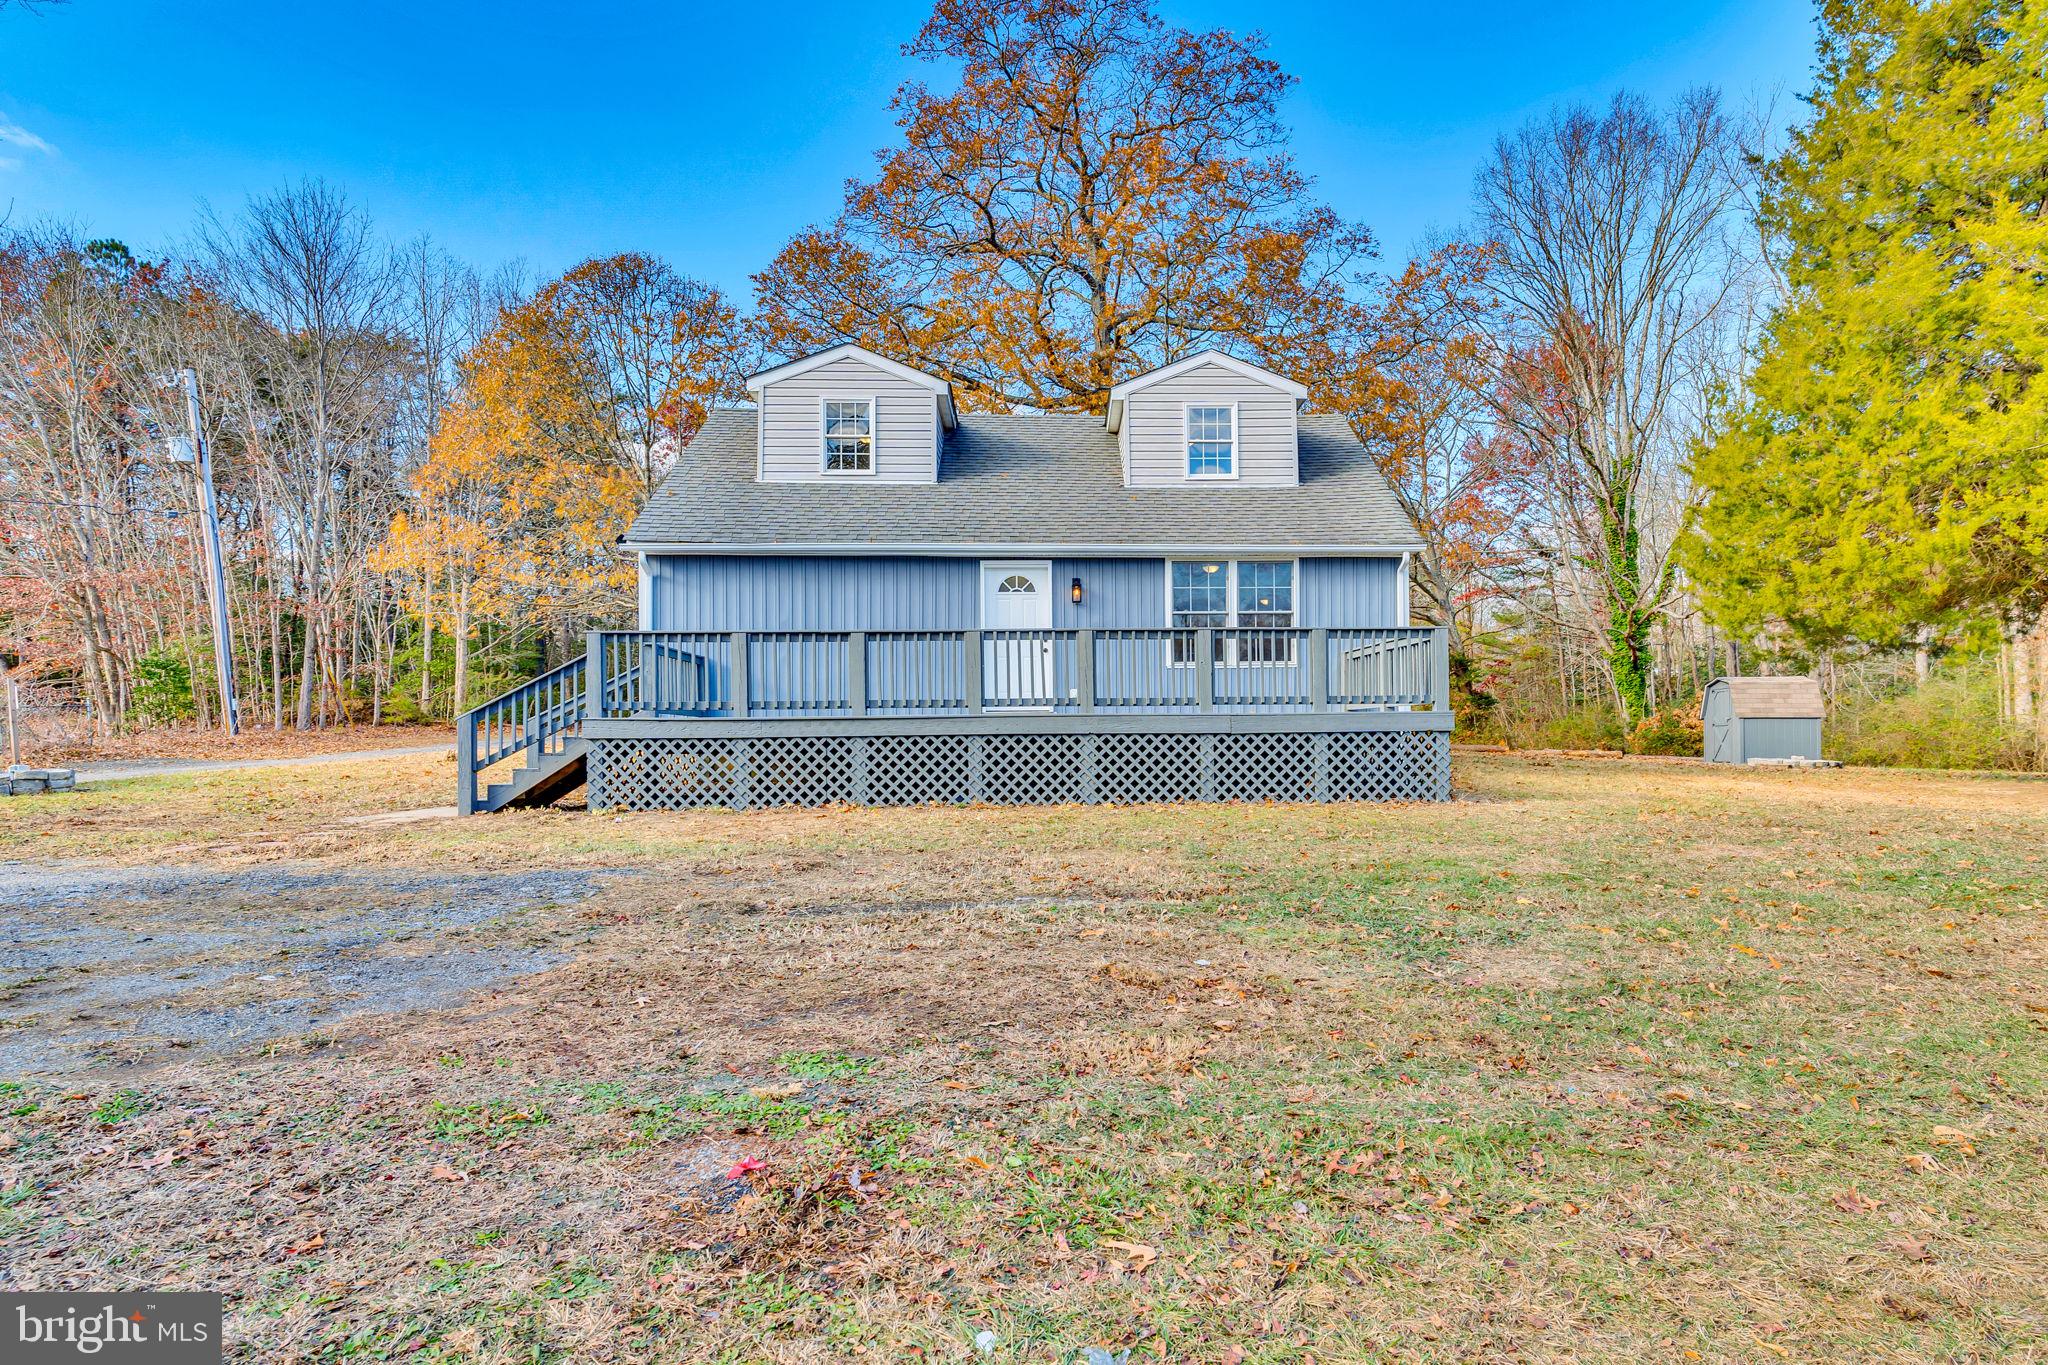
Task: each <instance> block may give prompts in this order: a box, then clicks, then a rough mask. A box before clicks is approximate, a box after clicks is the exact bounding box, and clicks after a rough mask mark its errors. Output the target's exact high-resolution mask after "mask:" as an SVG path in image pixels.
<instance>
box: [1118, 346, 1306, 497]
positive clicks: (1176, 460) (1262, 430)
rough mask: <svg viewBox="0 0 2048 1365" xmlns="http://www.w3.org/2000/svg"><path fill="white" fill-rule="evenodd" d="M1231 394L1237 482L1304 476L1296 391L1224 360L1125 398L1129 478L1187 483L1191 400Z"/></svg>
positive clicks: (1144, 483)
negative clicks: (1247, 374)
mask: <svg viewBox="0 0 2048 1365" xmlns="http://www.w3.org/2000/svg"><path fill="white" fill-rule="evenodd" d="M1230 402H1235V403H1236V404H1237V472H1238V477H1237V479H1236V480H1235V481H1234V482H1235V484H1236V485H1237V486H1250V487H1260V486H1264V487H1277V486H1281V485H1286V484H1293V483H1298V482H1299V481H1300V469H1299V463H1298V460H1297V457H1296V445H1295V438H1296V431H1295V411H1294V398H1293V396H1292V395H1290V394H1287V393H1283V392H1282V391H1281V390H1279V389H1275V388H1272V387H1270V386H1268V385H1266V384H1262V383H1259V382H1258V381H1257V380H1253V379H1246V378H1244V377H1243V376H1241V375H1238V374H1235V373H1233V372H1231V371H1229V370H1226V369H1224V368H1223V367H1222V366H1221V365H1198V366H1196V367H1195V368H1194V369H1192V370H1189V371H1188V372H1187V373H1186V374H1182V375H1176V376H1175V377H1174V378H1172V379H1167V380H1163V381H1161V382H1160V383H1157V384H1153V385H1149V386H1148V387H1146V388H1142V389H1139V390H1138V391H1137V392H1135V393H1133V394H1131V395H1130V397H1129V398H1128V399H1126V400H1125V402H1124V420H1123V429H1122V431H1121V433H1120V435H1121V438H1122V439H1121V444H1122V446H1123V449H1124V456H1125V469H1126V482H1128V483H1129V484H1130V486H1131V487H1133V488H1141V487H1159V486H1162V485H1187V484H1188V483H1189V479H1188V477H1187V468H1188V466H1187V440H1186V430H1187V427H1186V415H1185V408H1186V405H1187V404H1189V403H1230ZM1204 482H1207V481H1206V480H1197V481H1195V483H1196V486H1200V484H1201V483H1204Z"/></svg>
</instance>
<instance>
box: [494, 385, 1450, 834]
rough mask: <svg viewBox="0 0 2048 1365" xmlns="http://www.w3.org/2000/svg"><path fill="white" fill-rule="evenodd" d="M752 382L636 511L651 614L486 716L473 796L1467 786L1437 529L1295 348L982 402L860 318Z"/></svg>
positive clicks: (1334, 792)
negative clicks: (1425, 560) (1452, 708)
mask: <svg viewBox="0 0 2048 1365" xmlns="http://www.w3.org/2000/svg"><path fill="white" fill-rule="evenodd" d="M748 388H749V389H750V390H751V392H752V393H753V394H754V397H755V406H754V407H753V408H752V409H751V410H740V411H724V412H717V413H714V414H713V415H712V416H711V418H710V419H709V420H708V421H707V422H706V424H705V426H704V428H703V429H702V431H700V432H699V434H698V435H697V437H696V439H695V440H693V441H692V442H691V443H690V445H689V446H688V448H687V449H686V450H684V451H683V452H682V454H681V456H680V457H679V458H678V460H677V462H676V464H675V467H674V468H673V470H671V471H670V473H669V475H668V477H667V478H666V479H665V480H664V481H663V483H662V485H661V487H660V488H659V489H658V490H657V491H656V492H655V494H654V496H653V497H652V499H651V500H650V501H649V502H648V504H647V507H646V508H645V510H644V511H643V512H642V513H641V515H640V517H639V519H638V520H637V521H635V523H634V524H633V527H632V529H631V531H630V532H629V533H628V534H627V536H626V537H625V541H624V549H625V551H626V552H629V553H631V554H633V555H634V556H635V557H636V558H637V560H638V564H639V585H640V592H639V612H638V615H639V620H638V622H637V629H635V630H630V631H597V632H593V633H592V634H591V636H590V638H589V648H588V652H587V653H586V654H585V656H584V657H583V658H581V659H578V660H574V661H572V662H571V663H569V664H567V665H564V666H563V667H562V668H558V669H556V670H554V671H553V672H551V673H549V674H548V675H546V676H544V677H542V678H539V679H536V680H535V681H534V682H532V683H528V684H526V685H525V686H523V687H521V688H517V689H514V691H512V692H510V693H507V694H506V695H505V696H504V697H501V698H498V699H497V700H495V701H493V702H490V703H487V704H486V705H485V706H483V707H479V708H478V709H477V710H475V711H473V712H471V713H470V714H469V715H468V716H466V717H464V718H463V720H462V724H461V726H460V729H459V731H458V737H459V741H460V747H461V749H462V751H463V754H462V760H463V762H462V784H463V786H462V793H461V799H462V804H463V807H464V809H465V810H471V809H496V808H497V807H499V806H502V805H507V804H512V803H515V802H521V801H533V800H540V799H547V798H551V797H552V796H553V795H557V794H559V793H560V792H561V791H562V790H564V789H566V788H568V787H570V786H573V785H574V783H575V782H577V781H581V780H584V779H585V778H586V777H587V780H588V784H589V788H590V800H591V804H592V806H593V807H596V808H634V809H637V808H650V807H684V806H699V805H729V806H741V807H744V806H758V805H770V804H786V803H795V804H823V803H829V802H836V801H851V802H860V803H873V804H896V803H913V802H926V801H954V802H966V801H996V802H1015V803H1041V802H1067V801H1179V800H1235V799H1252V800H1263V799H1286V800H1332V799H1361V798H1406V799H1438V800H1441V799H1444V798H1445V797H1447V796H1448V794H1449V732H1450V728H1451V716H1450V712H1449V710H1448V704H1447V692H1448V680H1447V678H1448V670H1447V667H1446V653H1445V640H1444V637H1443V633H1442V632H1441V631H1439V630H1437V629H1434V628H1430V627H1418V626H1413V625H1411V624H1410V623H1409V619H1408V560H1409V556H1410V555H1411V554H1413V553H1414V552H1415V551H1417V550H1419V549H1420V548H1421V543H1420V539H1419V537H1418V536H1417V534H1416V531H1415V528H1414V526H1413V524H1412V523H1411V522H1410V521H1409V520H1408V518H1407V516H1406V515H1405V514H1404V513H1403V512H1402V510H1401V508H1400V505H1399V504H1398V502H1397V501H1396V500H1395V498H1394V495H1393V493H1392V492H1391V490H1390V489H1389V488H1388V487H1387V484H1386V482H1385V480H1384V479H1383V478H1382V477H1381V475H1380V473H1379V471H1378V469H1377V468H1376V467H1375V466H1374V464H1373V462H1372V460H1371V458H1370V457H1369V455H1368V454H1367V452H1366V451H1365V449H1364V448H1363V447H1362V446H1361V445H1360V444H1359V443H1358V441H1357V439H1356V438H1355V437H1354V436H1353V435H1352V434H1351V430H1350V428H1349V426H1348V424H1347V423H1346V422H1345V421H1344V420H1343V419H1342V418H1340V417H1335V416H1321V415H1316V414H1312V413H1308V412H1306V411H1304V410H1303V409H1304V402H1305V399H1306V392H1307V391H1306V390H1305V389H1304V388H1303V386H1302V385H1300V384H1299V383H1297V382H1295V381H1294V380H1292V379H1289V378H1286V377H1284V376H1282V375H1279V374H1274V373H1272V372H1270V371H1267V370H1263V369H1260V368H1258V367H1256V366H1253V365H1249V364H1246V363H1245V362H1243V361H1241V360H1237V359H1234V358H1232V357H1230V356H1227V355H1224V354H1222V353H1221V352H1217V351H1204V352H1202V353H1200V354H1198V355H1194V356H1190V357H1188V358H1186V359H1184V360H1181V361H1179V362H1177V363H1174V364H1171V365H1167V366H1165V367H1163V368H1160V369H1157V370H1153V371H1151V372H1150V373H1147V374H1142V375H1138V376H1136V377H1134V378H1132V379H1129V380H1127V381H1125V382H1124V383H1122V384H1119V385H1117V386H1116V387H1115V388H1114V389H1113V390H1112V391H1111V393H1110V397H1109V403H1108V407H1107V410H1106V411H1105V412H1102V413H1098V414H1052V413H1020V414H1000V415H997V414H989V415H982V414H970V413H962V412H958V411H956V409H955V406H954V401H953V393H952V390H951V387H950V386H949V385H948V384H947V383H946V382H945V381H943V380H941V379H937V378H934V377H933V376H931V375H927V374H923V373H920V372H919V371H917V370H914V369H910V368H908V367H906V366H904V365H901V364H898V363H897V362H895V361H892V360H889V359H887V358H885V357H882V356H880V355H876V354H874V353H872V352H869V351H866V350H863V349H862V348H860V347H858V346H853V345H845V346H838V347H835V348H833V349H831V350H828V351H824V352H821V353H819V354H816V355H811V356H806V357H804V358H802V359H799V360H795V361H792V362H790V363H788V364H786V365H782V366H780V367H778V368H775V369H771V370H768V371H765V372H764V373H761V374H758V375H755V376H754V377H753V378H752V379H750V380H749V381H748ZM515 759H516V760H520V762H521V766H519V767H517V768H514V769H511V770H510V771H508V772H506V773H505V774H504V775H503V780H502V781H497V782H492V783H490V785H488V786H487V787H486V788H485V789H484V790H483V791H482V792H479V791H478V786H477V784H478V776H479V774H481V773H483V771H484V769H486V768H489V767H492V766H493V765H509V764H510V763H511V762H512V761H513V760H515Z"/></svg>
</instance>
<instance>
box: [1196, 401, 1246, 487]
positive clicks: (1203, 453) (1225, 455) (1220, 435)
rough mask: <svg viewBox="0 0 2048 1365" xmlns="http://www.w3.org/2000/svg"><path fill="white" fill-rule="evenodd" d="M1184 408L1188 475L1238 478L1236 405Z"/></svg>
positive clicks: (1205, 477) (1209, 404)
mask: <svg viewBox="0 0 2048 1365" xmlns="http://www.w3.org/2000/svg"><path fill="white" fill-rule="evenodd" d="M1184 411H1185V421H1186V432H1187V445H1188V477H1189V478H1191V479H1234V478H1236V477H1237V404H1235V403H1190V404H1188V405H1187V407H1186V409H1185V410H1184Z"/></svg>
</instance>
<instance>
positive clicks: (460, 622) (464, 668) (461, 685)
mask: <svg viewBox="0 0 2048 1365" xmlns="http://www.w3.org/2000/svg"><path fill="white" fill-rule="evenodd" d="M468 709H469V584H468V583H466V582H465V583H463V584H462V585H461V586H460V587H458V588H457V589H456V591H455V700H454V703H453V705H452V708H451V710H450V712H449V718H450V719H453V718H454V717H456V716H459V715H461V714H462V713H463V712H464V711H467V710H468Z"/></svg>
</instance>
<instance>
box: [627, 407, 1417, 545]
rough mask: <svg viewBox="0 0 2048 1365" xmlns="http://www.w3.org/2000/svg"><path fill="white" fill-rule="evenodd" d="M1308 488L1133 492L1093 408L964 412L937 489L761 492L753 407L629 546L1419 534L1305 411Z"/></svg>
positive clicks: (688, 457) (672, 488) (676, 484)
mask: <svg viewBox="0 0 2048 1365" xmlns="http://www.w3.org/2000/svg"><path fill="white" fill-rule="evenodd" d="M1300 441H1301V444H1300V449H1301V482H1300V483H1299V484H1297V485H1292V486H1288V487H1279V488H1263V487H1246V486H1243V485H1237V484H1227V485H1216V484H1205V485H1197V486H1174V487H1163V488H1126V487H1124V484H1123V472H1122V465H1121V461H1120V458H1119V454H1118V450H1117V442H1116V437H1115V436H1113V435H1111V434H1110V433H1109V432H1107V431H1105V430H1104V429H1103V425H1102V419H1101V418H1100V417H1097V416H1092V415H1089V414H1086V413H1013V414H987V413H962V414H961V415H960V426H959V429H958V430H957V431H953V432H950V433H948V434H947V437H946V441H945V447H944V453H943V455H942V456H941V462H940V471H939V481H938V482H937V483H926V484H918V483H873V482H859V483H855V482H851V481H847V482H840V481H832V482H826V481H822V480H811V481H805V482H786V483H764V482H761V481H759V480H758V479H756V477H755V458H756V450H755V413H754V412H753V411H752V410H750V409H748V410H735V411H725V412H715V413H713V414H712V415H711V416H710V418H709V419H708V420H707V421H706V422H705V423H704V427H703V429H702V430H701V431H699V432H698V433H697V436H696V439H695V440H693V441H691V442H690V444H689V446H688V448H687V449H685V450H684V451H683V453H682V455H681V456H680V457H679V458H678V459H677V461H676V464H675V467H674V468H673V469H672V470H670V471H669V474H668V477H666V478H665V479H663V480H662V482H661V487H659V488H657V489H656V490H655V492H654V496H653V497H652V498H650V499H649V500H648V503H647V506H646V508H645V509H643V510H642V511H641V513H640V516H639V517H638V519H636V520H635V521H634V523H633V527H632V529H631V530H630V531H628V532H627V533H626V537H625V543H626V545H627V547H628V548H631V549H640V550H647V551H663V550H666V551H671V552H705V551H716V550H720V549H725V548H740V547H744V548H746V549H748V550H751V551H754V552H756V553H773V552H794V553H802V552H811V553H817V552H823V551H837V552H842V553H858V552H864V551H875V552H882V551H890V552H897V553H913V554H972V553H975V552H976V551H978V550H984V549H988V548H991V547H1012V548H1013V549H1014V550H1016V551H1017V552H1019V553H1021V552H1023V551H1024V550H1026V549H1036V550H1048V551H1058V550H1060V549H1062V548H1066V549H1072V550H1083V549H1085V550H1088V551H1091V552H1095V553H1100V552H1102V551H1104V550H1116V549H1123V550H1126V551H1129V552H1133V553H1137V552H1144V553H1153V554H1157V553H1161V552H1175V553H1177V552H1181V551H1186V552H1189V553H1197V554H1222V553H1228V552H1231V551H1235V550H1240V549H1246V550H1253V549H1255V550H1276V551H1285V550H1293V551H1296V552H1301V553H1337V554H1342V553H1347V552H1348V553H1372V552H1379V553H1398V552H1400V551H1403V550H1414V549H1420V548H1421V538H1420V537H1419V536H1418V535H1417V534H1416V531H1415V527H1414V524H1413V523H1411V522H1410V521H1409V520H1408V517H1407V514H1406V513H1404V512H1403V511H1402V510H1401V505H1400V503H1399V502H1398V501H1396V499H1395V497H1394V493H1393V490H1392V489H1391V488H1389V487H1388V486H1387V481H1386V479H1385V478H1384V477H1383V476H1382V475H1381V474H1380V471H1379V468H1378V466H1377V465H1375V464H1374V463H1373V461H1372V456H1371V455H1370V453H1368V452H1367V450H1366V449H1365V447H1364V446H1362V445H1360V444H1359V442H1358V438H1357V437H1356V436H1354V435H1353V434H1352V432H1351V427H1350V425H1349V424H1348V423H1347V422H1345V420H1344V419H1343V418H1342V417H1337V416H1315V415H1304V416H1303V417H1302V418H1301V423H1300Z"/></svg>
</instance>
